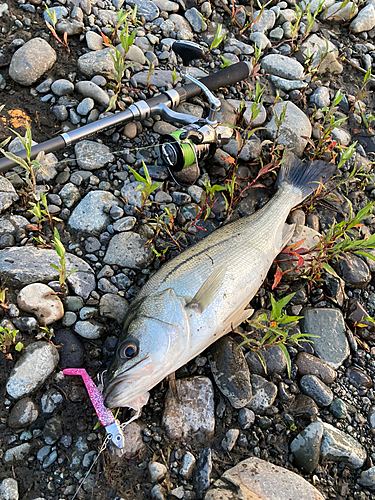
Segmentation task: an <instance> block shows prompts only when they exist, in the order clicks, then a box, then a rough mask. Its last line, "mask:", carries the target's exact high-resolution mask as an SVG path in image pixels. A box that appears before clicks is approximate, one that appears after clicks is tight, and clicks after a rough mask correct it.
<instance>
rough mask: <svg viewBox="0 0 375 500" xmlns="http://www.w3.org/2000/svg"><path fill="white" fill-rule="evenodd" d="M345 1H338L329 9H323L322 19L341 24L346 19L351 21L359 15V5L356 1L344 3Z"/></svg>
mask: <svg viewBox="0 0 375 500" xmlns="http://www.w3.org/2000/svg"><path fill="white" fill-rule="evenodd" d="M343 3H344V2H336V3H334V4H333V5H331V6H330V7H328V9H323V12H322V14H321V16H320V18H321V20H322V21H327V22H330V23H337V24H341V23H344V22H345V21H350V20H351V19H353V17H355V16H356V15H357V12H358V7H357V5H356V3H355V2H348V3H347V4H346V5H343Z"/></svg>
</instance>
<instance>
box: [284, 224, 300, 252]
mask: <svg viewBox="0 0 375 500" xmlns="http://www.w3.org/2000/svg"><path fill="white" fill-rule="evenodd" d="M295 228H296V225H295V224H286V223H285V225H284V227H283V232H282V235H281V241H282V243H281V250H282V249H283V248H285V247H286V245H287V243H289V241H290V239H291V238H292V236H293V234H294V230H295Z"/></svg>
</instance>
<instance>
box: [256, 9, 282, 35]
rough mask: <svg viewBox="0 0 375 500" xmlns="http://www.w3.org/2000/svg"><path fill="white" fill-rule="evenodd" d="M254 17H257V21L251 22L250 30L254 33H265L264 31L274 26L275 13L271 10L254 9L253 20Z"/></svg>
mask: <svg viewBox="0 0 375 500" xmlns="http://www.w3.org/2000/svg"><path fill="white" fill-rule="evenodd" d="M257 18H259V19H257ZM255 19H257V21H256V22H255V23H254V24H253V26H252V31H253V32H254V33H256V32H261V33H265V32H266V31H268V30H271V29H272V28H273V27H274V24H275V21H276V15H275V12H274V11H273V10H269V9H264V10H263V12H261V11H260V10H256V11H255V12H254V15H253V21H254V20H255Z"/></svg>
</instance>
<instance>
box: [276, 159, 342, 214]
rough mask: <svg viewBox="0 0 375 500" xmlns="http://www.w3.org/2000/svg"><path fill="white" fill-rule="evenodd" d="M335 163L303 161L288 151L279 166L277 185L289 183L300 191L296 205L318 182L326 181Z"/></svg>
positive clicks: (332, 171) (331, 173) (310, 192)
mask: <svg viewBox="0 0 375 500" xmlns="http://www.w3.org/2000/svg"><path fill="white" fill-rule="evenodd" d="M335 170H336V165H335V164H334V163H328V162H326V161H320V160H317V161H309V162H307V163H303V162H302V161H301V160H300V159H299V158H297V157H296V156H295V155H294V154H293V153H288V155H287V157H286V160H285V162H284V163H283V165H282V166H281V170H280V172H279V176H278V179H277V187H282V186H283V185H285V184H289V185H290V186H291V187H293V188H295V189H299V190H300V191H301V197H300V199H299V200H297V202H296V205H297V204H298V203H301V201H303V200H304V199H305V198H307V197H308V196H309V195H310V194H312V193H313V192H314V191H315V190H316V189H318V186H319V184H320V183H324V182H326V181H327V180H328V179H329V178H330V177H331V176H332V175H333V173H334V172H335Z"/></svg>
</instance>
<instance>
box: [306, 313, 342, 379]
mask: <svg viewBox="0 0 375 500" xmlns="http://www.w3.org/2000/svg"><path fill="white" fill-rule="evenodd" d="M301 316H303V319H302V320H301V322H300V323H301V331H302V332H304V333H307V334H310V335H317V337H315V338H313V339H312V340H313V342H314V344H313V345H314V351H315V354H316V356H318V358H320V359H321V360H323V361H325V362H326V363H327V364H329V366H331V367H332V368H333V369H334V370H337V369H338V368H339V367H340V366H341V365H342V363H343V362H344V361H345V359H346V358H347V357H348V356H349V352H350V351H349V344H348V340H347V338H346V334H345V322H344V318H343V316H342V313H341V311H340V310H339V309H328V308H319V309H313V308H309V307H307V308H305V309H302V311H301Z"/></svg>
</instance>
